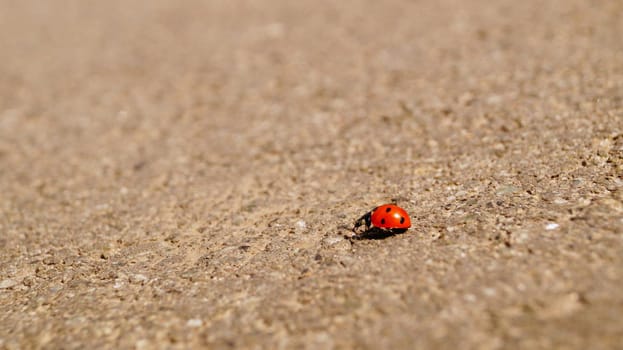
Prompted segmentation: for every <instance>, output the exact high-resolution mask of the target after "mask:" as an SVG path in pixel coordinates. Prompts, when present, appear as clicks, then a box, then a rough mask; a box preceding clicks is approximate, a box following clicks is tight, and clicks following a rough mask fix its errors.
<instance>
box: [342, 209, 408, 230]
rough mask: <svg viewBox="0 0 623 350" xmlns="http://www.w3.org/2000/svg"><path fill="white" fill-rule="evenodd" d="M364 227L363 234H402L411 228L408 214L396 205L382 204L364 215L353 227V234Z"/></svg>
mask: <svg viewBox="0 0 623 350" xmlns="http://www.w3.org/2000/svg"><path fill="white" fill-rule="evenodd" d="M361 226H365V231H364V232H363V233H365V232H370V231H381V232H387V233H391V234H394V233H403V232H405V231H407V230H408V229H409V227H411V219H410V218H409V214H407V212H406V211H405V210H404V209H402V208H401V207H399V206H397V205H396V204H383V205H381V206H378V207H376V208H374V209H372V210H371V211H369V212H367V213H365V214H364V215H363V216H362V217H360V218H359V219H358V220H357V221H355V226H354V227H353V232H355V233H357V229H358V228H359V227H361Z"/></svg>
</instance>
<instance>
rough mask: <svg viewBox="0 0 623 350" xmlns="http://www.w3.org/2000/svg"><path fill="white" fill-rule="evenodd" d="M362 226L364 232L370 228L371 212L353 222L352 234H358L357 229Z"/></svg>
mask: <svg viewBox="0 0 623 350" xmlns="http://www.w3.org/2000/svg"><path fill="white" fill-rule="evenodd" d="M364 225H365V227H366V229H365V230H364V231H367V230H369V229H370V226H371V225H372V212H367V213H365V214H364V215H363V216H362V217H360V218H359V219H357V221H355V225H354V226H353V232H354V233H358V232H357V229H358V228H359V227H360V226H364Z"/></svg>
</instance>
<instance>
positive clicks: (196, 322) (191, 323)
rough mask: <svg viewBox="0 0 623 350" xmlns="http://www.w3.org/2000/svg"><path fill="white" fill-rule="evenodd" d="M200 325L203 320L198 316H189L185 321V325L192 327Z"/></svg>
mask: <svg viewBox="0 0 623 350" xmlns="http://www.w3.org/2000/svg"><path fill="white" fill-rule="evenodd" d="M202 325H203V321H201V320H200V319H198V318H191V319H190V320H188V322H186V326H188V327H192V328H196V327H201V326H202Z"/></svg>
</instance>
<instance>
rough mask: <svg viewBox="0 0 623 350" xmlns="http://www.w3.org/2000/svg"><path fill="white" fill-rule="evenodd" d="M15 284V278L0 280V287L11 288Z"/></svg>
mask: <svg viewBox="0 0 623 350" xmlns="http://www.w3.org/2000/svg"><path fill="white" fill-rule="evenodd" d="M16 284H17V281H16V280H12V279H6V280H3V281H2V282H0V289H6V288H11V287H13V286H15V285H16Z"/></svg>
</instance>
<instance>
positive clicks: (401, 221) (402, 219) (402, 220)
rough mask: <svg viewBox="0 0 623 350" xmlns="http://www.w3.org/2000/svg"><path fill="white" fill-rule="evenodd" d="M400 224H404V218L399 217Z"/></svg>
mask: <svg viewBox="0 0 623 350" xmlns="http://www.w3.org/2000/svg"><path fill="white" fill-rule="evenodd" d="M400 223H401V224H404V223H405V218H404V216H401V217H400Z"/></svg>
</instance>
